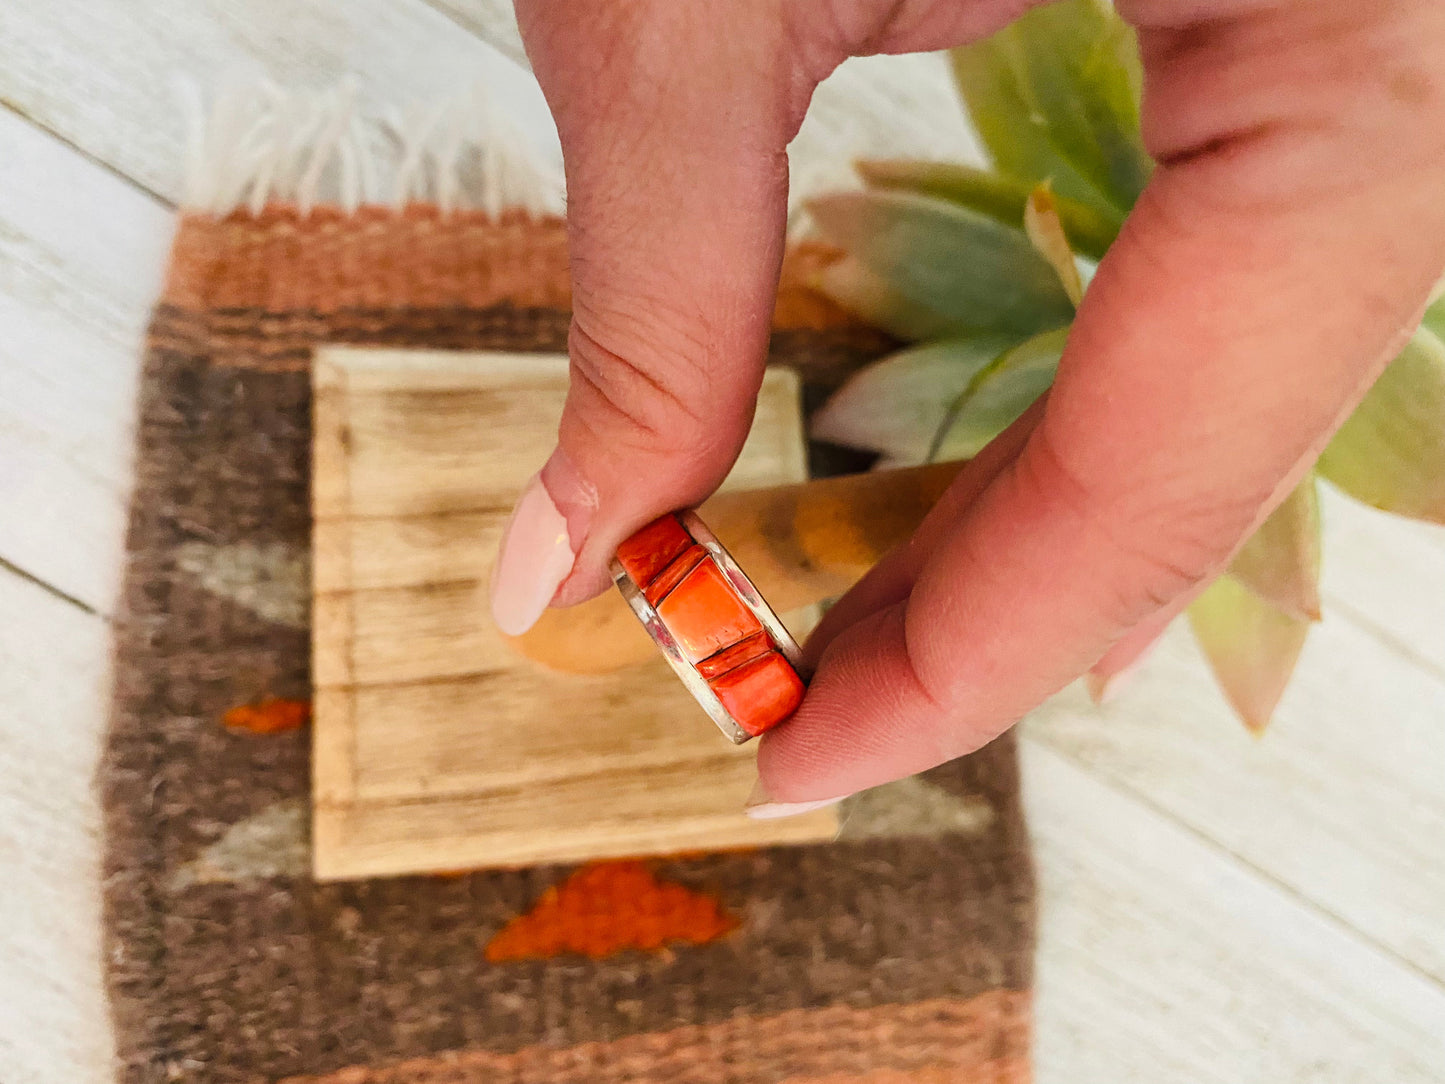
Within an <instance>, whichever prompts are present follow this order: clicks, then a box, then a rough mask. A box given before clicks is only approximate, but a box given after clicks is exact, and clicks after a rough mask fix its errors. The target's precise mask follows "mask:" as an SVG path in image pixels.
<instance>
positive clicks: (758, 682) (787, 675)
mask: <svg viewBox="0 0 1445 1084" xmlns="http://www.w3.org/2000/svg"><path fill="white" fill-rule="evenodd" d="M708 684H709V685H711V686H712V691H713V692H714V693H716V694H717V698H718V699H719V700H721V701H722V704H723V707H725V708H727V709H728V712H729V713H730V714H731V715H732V717H733V718H734V719H736V720H737V721H738V725H739V726H741V727H742V728H743V729H744V730H746V731H747V732H748V733H749V734H752V735H753V736H754V737H756V736H757V735H759V734H761V733H763V731H765V730H770V729H772V728H773V727H775V726H777V725H778V724H779V723H781V722H782V721H783V720H784V719H786V718H787V717H788V716H789V715H792V714H793V712H795V711H797V710H798V705H799V704H800V703H802V700H803V682H802V680H801V679H800V678H799V677H798V673H797V671H796V670H794V669H793V668H792V666H790V665H789V663H788V660H787V659H785V658H783V656H782V655H780V654H778V652H776V651H769V652H767V653H766V654H764V655H760V656H758V657H757V658H755V659H752V660H751V661H749V662H746V663H744V664H743V665H742V666H738V667H734V668H733V669H732V670H729V671H728V672H727V673H725V674H723V675H722V676H721V677H718V678H714V679H713V680H712V681H710V682H708Z"/></svg>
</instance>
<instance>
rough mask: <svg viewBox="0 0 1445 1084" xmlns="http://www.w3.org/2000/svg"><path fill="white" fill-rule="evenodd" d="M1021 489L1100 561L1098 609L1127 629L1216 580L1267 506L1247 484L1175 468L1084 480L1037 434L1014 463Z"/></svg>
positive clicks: (1049, 441) (1083, 474) (1043, 433)
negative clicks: (1032, 493) (1028, 489)
mask: <svg viewBox="0 0 1445 1084" xmlns="http://www.w3.org/2000/svg"><path fill="white" fill-rule="evenodd" d="M1020 469H1021V471H1022V472H1023V478H1024V482H1025V484H1027V485H1031V486H1033V487H1035V488H1036V489H1037V490H1039V491H1041V492H1046V493H1048V494H1049V499H1050V501H1052V502H1058V503H1059V504H1061V505H1062V507H1063V509H1064V510H1065V512H1066V514H1067V515H1069V516H1070V518H1071V519H1072V520H1073V521H1074V522H1075V523H1076V524H1077V525H1078V532H1079V534H1080V537H1081V538H1082V539H1084V540H1085V541H1086V544H1087V546H1088V548H1091V549H1092V548H1099V549H1101V550H1102V551H1103V552H1104V553H1105V554H1107V555H1108V559H1107V560H1106V563H1107V564H1108V565H1109V567H1110V568H1112V569H1113V572H1112V574H1110V575H1109V576H1107V577H1105V578H1103V579H1102V580H1101V582H1100V587H1101V589H1102V591H1103V599H1102V601H1101V605H1103V606H1105V607H1107V608H1108V609H1109V612H1108V614H1107V616H1108V617H1109V618H1110V619H1111V620H1112V621H1113V622H1115V623H1117V624H1118V625H1119V627H1121V628H1131V627H1133V626H1134V625H1136V624H1137V623H1138V622H1139V621H1141V620H1143V619H1144V618H1145V617H1147V616H1149V615H1151V614H1153V613H1156V612H1157V611H1158V610H1160V609H1161V608H1163V607H1164V606H1167V605H1168V604H1169V603H1171V602H1173V601H1175V600H1176V599H1178V598H1179V597H1180V596H1182V595H1184V594H1185V593H1186V592H1188V591H1190V590H1192V589H1194V588H1196V587H1198V586H1199V585H1200V584H1202V583H1204V582H1205V581H1206V580H1208V579H1210V578H1211V577H1213V576H1214V575H1216V574H1217V573H1218V572H1219V571H1220V569H1221V568H1222V567H1223V565H1224V563H1225V561H1226V560H1227V559H1228V557H1229V554H1230V552H1231V551H1232V550H1233V549H1234V546H1235V545H1236V543H1237V542H1238V541H1239V539H1240V538H1242V537H1243V535H1244V534H1245V532H1246V531H1247V530H1248V529H1249V527H1250V525H1251V523H1252V522H1253V521H1254V519H1255V518H1256V516H1257V515H1258V511H1259V509H1260V508H1261V507H1262V506H1263V504H1264V502H1265V500H1266V499H1267V496H1268V495H1267V494H1262V493H1257V492H1255V491H1254V490H1253V489H1251V488H1250V487H1248V486H1247V485H1243V484H1240V485H1231V484H1229V483H1228V482H1225V483H1223V484H1220V483H1215V484H1205V483H1204V482H1203V481H1202V480H1201V479H1199V478H1184V477H1181V476H1180V475H1179V472H1178V470H1177V468H1174V467H1164V468H1162V469H1161V470H1160V472H1159V474H1155V473H1153V472H1152V471H1151V470H1149V469H1141V470H1140V471H1139V472H1138V475H1139V476H1138V478H1131V479H1121V478H1115V479H1110V480H1108V482H1107V484H1104V483H1103V482H1102V481H1101V480H1099V479H1095V478H1091V477H1090V476H1089V474H1088V473H1087V472H1085V471H1083V470H1081V469H1080V468H1079V467H1078V466H1076V465H1075V464H1074V462H1073V461H1072V460H1071V459H1070V457H1068V456H1067V455H1066V454H1064V453H1063V452H1062V451H1061V450H1060V449H1059V448H1058V446H1057V444H1056V442H1054V441H1053V440H1052V439H1051V438H1050V437H1049V435H1048V433H1047V431H1046V430H1041V431H1040V433H1039V439H1038V440H1036V441H1035V442H1034V443H1033V444H1032V445H1031V446H1030V449H1029V454H1028V455H1027V456H1025V457H1023V458H1022V459H1021V460H1020Z"/></svg>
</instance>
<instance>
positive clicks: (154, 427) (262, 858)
mask: <svg viewBox="0 0 1445 1084" xmlns="http://www.w3.org/2000/svg"><path fill="white" fill-rule="evenodd" d="M829 258H830V257H829V255H828V254H827V253H826V252H824V251H822V250H818V249H814V248H810V247H808V246H806V245H805V246H794V248H793V249H792V250H791V251H790V253H789V256H788V261H787V264H786V266H785V271H784V281H783V285H782V287H781V288H780V294H779V304H778V308H777V312H776V316H775V333H774V336H773V345H772V351H773V358H772V360H773V362H774V363H778V364H789V365H794V366H797V367H798V368H799V369H800V370H801V371H802V373H803V374H804V379H805V382H806V386H807V387H808V390H809V396H810V399H811V400H812V401H814V402H816V401H817V399H818V397H819V396H820V395H822V394H824V393H826V390H827V389H828V388H829V387H830V386H832V385H835V384H836V382H837V381H838V380H839V379H840V378H841V376H842V375H844V374H846V373H847V372H848V371H850V370H851V369H853V368H856V367H857V366H858V365H859V364H862V363H864V362H866V361H868V360H871V359H873V358H874V357H877V356H878V355H879V354H880V353H881V352H883V351H884V350H886V349H887V348H888V346H889V343H888V342H887V341H886V340H885V339H884V338H883V337H881V336H880V335H878V334H877V333H876V332H873V331H871V330H869V329H866V328H863V327H860V326H858V325H856V324H855V323H853V322H851V321H850V320H849V319H848V318H847V317H846V316H845V315H844V314H842V313H841V312H839V311H838V310H836V309H834V308H833V307H832V306H830V305H829V304H828V303H827V302H826V301H825V300H824V299H822V298H821V297H820V296H819V295H817V294H815V293H813V292H812V291H811V290H810V288H809V286H808V283H809V281H810V277H811V275H812V273H813V271H814V270H815V269H816V267H817V266H818V265H819V262H820V261H822V262H826V261H827V259H829ZM568 304H569V298H568V286H567V252H566V240H565V230H564V228H563V226H562V223H560V222H559V221H555V220H545V221H536V220H532V219H529V218H526V217H524V216H521V215H516V216H504V217H503V218H502V219H500V220H492V219H489V218H487V217H486V216H485V215H482V214H479V213H474V214H467V213H461V214H451V215H442V214H440V213H438V212H436V211H435V210H432V209H429V208H427V207H424V206H416V207H412V208H410V209H408V210H407V211H405V212H401V213H397V212H393V211H379V210H378V211H369V210H363V211H361V212H358V213H356V214H351V215H346V214H342V213H340V212H339V211H335V210H327V209H325V208H323V209H320V210H315V211H313V212H312V213H310V214H309V215H307V216H304V217H303V216H301V215H299V214H297V213H295V212H294V211H293V210H291V209H288V208H286V207H281V206H278V207H272V208H269V209H268V210H266V211H265V212H263V213H262V214H260V215H258V216H250V215H235V216H232V217H229V218H223V219H214V218H209V217H203V216H185V217H183V218H182V221H181V222H180V225H179V230H178V234H177V238H176V242H175V246H174V250H173V253H172V266H171V268H170V273H169V277H168V283H167V286H166V289H165V293H164V296H163V298H162V299H161V301H160V303H159V305H158V307H157V309H156V311H155V314H154V318H153V321H152V324H151V328H150V333H149V339H148V345H147V356H146V360H145V366H144V376H143V383H142V387H141V393H140V410H139V423H138V425H139V428H138V436H137V485H136V490H135V495H134V499H133V506H132V510H131V517H130V526H129V533H128V538H127V553H126V571H125V577H124V588H123V597H122V600H121V606H120V612H119V616H118V618H117V621H116V625H115V630H116V631H115V637H116V642H115V692H114V708H113V717H112V724H111V730H110V733H109V737H108V741H107V748H106V753H105V759H104V763H103V767H102V771H101V780H100V782H101V788H102V793H103V802H104V807H105V817H106V830H107V845H106V847H107V851H106V923H107V931H106V933H107V942H108V951H107V960H108V966H109V968H110V973H109V977H108V978H109V989H110V995H111V1001H112V1010H113V1015H114V1020H115V1028H116V1035H117V1042H118V1047H119V1056H120V1062H121V1067H120V1078H121V1079H122V1080H123V1081H125V1082H127V1084H141V1082H145V1084H151V1082H160V1081H174V1080H186V1081H198V1082H199V1081H207V1082H209V1081H216V1082H242V1081H244V1082H274V1081H283V1080H290V1081H302V1080H304V1081H315V1082H322V1081H325V1082H328V1084H463V1082H465V1084H483V1082H485V1084H572V1082H576V1084H584V1082H600V1084H607V1082H614V1081H615V1082H618V1084H621V1082H649V1081H659V1082H662V1081H666V1082H668V1084H693V1082H696V1084H703V1082H709V1084H711V1082H719V1084H773V1082H782V1081H786V1082H788V1084H809V1082H812V1084H822V1082H824V1081H826V1082H829V1084H864V1082H867V1084H904V1082H915V1081H916V1082H928V1084H938V1082H960V1084H972V1082H977V1084H1020V1082H1024V1081H1027V1080H1028V1078H1029V1066H1028V1043H1029V1005H1030V982H1031V961H1032V948H1033V932H1034V917H1033V916H1034V890H1033V881H1032V874H1031V868H1030V864H1029V856H1028V844H1027V838H1026V834H1025V831H1024V827H1023V822H1022V817H1021V813H1020V807H1019V800H1018V779H1017V773H1016V764H1015V752H1014V748H1013V746H1012V744H1011V740H1010V739H1007V738H1005V739H1002V740H1000V741H997V742H995V743H993V744H992V745H990V746H988V747H987V748H985V749H984V750H982V751H980V752H979V753H977V754H974V755H973V756H970V757H967V758H964V759H962V760H959V761H955V762H954V763H952V764H949V765H946V766H944V767H942V768H939V769H936V770H934V771H933V772H930V773H927V774H926V775H925V776H923V777H920V778H919V779H916V780H913V781H909V782H907V783H905V784H900V785H897V786H896V787H895V790H893V791H880V792H878V794H877V795H875V796H872V797H864V798H862V799H859V801H868V802H872V803H873V804H874V806H875V808H874V809H873V810H872V814H871V819H870V821H869V823H870V824H872V825H875V826H876V828H875V829H874V830H872V831H871V832H870V834H869V835H868V837H867V838H862V839H848V840H845V841H840V842H836V843H832V844H827V845H814V846H805V847H790V848H778V849H772V850H759V851H751V852H732V853H719V854H710V855H689V856H681V857H677V858H671V859H662V860H648V861H634V862H627V861H623V862H604V863H593V864H587V865H582V866H580V867H545V868H534V869H527V870H517V871H502V872H472V873H463V872H459V873H456V874H452V875H447V876H427V877H415V878H398V879H389V880H377V881H368V882H357V883H347V884H329V885H322V884H317V883H314V882H313V881H312V880H311V878H310V877H309V876H308V874H307V869H308V862H309V858H308V850H307V848H308V844H307V839H306V825H307V820H308V810H307V793H308V756H309V750H308V747H309V734H308V730H307V727H306V720H307V701H308V698H309V678H308V650H309V648H308V629H307V622H308V602H307V599H308V593H309V587H308V578H307V567H308V566H307V554H308V550H309V538H308V532H309V517H308V494H307V486H308V474H309V468H308V455H309V443H310V432H309V429H310V421H309V418H310V414H309V411H310V402H309V398H310V392H309V374H308V365H309V361H310V356H311V351H312V349H313V347H315V346H316V345H318V344H321V343H353V344H375V345H387V346H415V347H425V348H432V349H436V348H443V349H448V348H455V349H490V350H508V351H549V352H556V351H561V350H564V349H565V346H566V334H567V325H568ZM815 451H816V455H815V463H814V469H815V470H819V471H822V470H830V469H837V467H838V463H837V462H830V461H828V458H827V455H826V450H824V449H817V450H815ZM720 740H721V739H720ZM897 787H902V788H903V789H902V790H898V789H897ZM889 794H905V796H906V797H907V802H905V803H902V804H901V805H900V806H899V808H900V809H901V810H905V811H912V812H908V813H907V815H906V816H894V817H892V818H890V816H889V815H888V808H887V805H888V802H889V801H891V800H892V799H891V798H890V797H889ZM919 810H927V811H931V812H929V813H928V815H926V816H922V815H919V814H918V811H919Z"/></svg>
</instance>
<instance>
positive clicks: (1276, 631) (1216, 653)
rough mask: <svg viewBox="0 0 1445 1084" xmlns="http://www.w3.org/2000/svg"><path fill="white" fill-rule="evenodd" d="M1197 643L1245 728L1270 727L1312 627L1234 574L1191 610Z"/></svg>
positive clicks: (1222, 579)
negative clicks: (1267, 599)
mask: <svg viewBox="0 0 1445 1084" xmlns="http://www.w3.org/2000/svg"><path fill="white" fill-rule="evenodd" d="M1189 624H1190V626H1191V627H1192V628H1193V630H1194V638H1195V639H1196V640H1198V641H1199V646H1200V648H1201V649H1202V650H1203V652H1204V657H1205V658H1206V659H1208V660H1209V666H1210V669H1212V670H1213V671H1214V677H1215V679H1216V680H1217V681H1218V682H1219V686H1220V688H1221V689H1222V690H1223V691H1224V696H1225V699H1227V700H1228V701H1229V704H1230V706H1231V707H1232V708H1233V709H1234V711H1235V714H1237V715H1238V716H1239V717H1240V719H1242V720H1243V721H1244V725H1245V726H1247V727H1249V729H1251V730H1253V731H1255V732H1256V733H1258V732H1260V731H1262V730H1264V728H1265V727H1266V726H1268V725H1269V720H1270V716H1272V715H1273V714H1274V709H1275V707H1276V705H1278V704H1279V699H1280V697H1281V696H1282V695H1284V690H1285V686H1287V685H1288V684H1289V679H1290V676H1291V675H1292V674H1293V673H1294V668H1295V664H1296V663H1297V662H1298V661H1299V655H1300V651H1301V650H1302V649H1303V648H1304V643H1305V637H1306V636H1308V635H1309V629H1310V623H1309V621H1307V620H1303V619H1301V618H1298V617H1291V616H1290V615H1289V614H1287V613H1285V612H1284V611H1283V610H1280V609H1277V608H1276V607H1274V606H1272V605H1270V603H1268V602H1266V601H1265V600H1264V599H1262V598H1260V597H1259V596H1258V595H1256V594H1255V593H1254V592H1253V591H1251V590H1250V589H1249V588H1248V587H1245V586H1244V584H1242V583H1241V582H1240V581H1239V580H1237V579H1235V578H1234V577H1233V576H1231V575H1229V574H1227V573H1226V574H1225V575H1223V576H1221V577H1220V578H1219V579H1217V580H1215V581H1214V583H1212V584H1210V586H1209V587H1208V588H1207V589H1206V590H1205V592H1204V593H1203V594H1202V595H1200V596H1199V597H1198V598H1197V599H1195V600H1194V603H1193V605H1191V606H1190V607H1189Z"/></svg>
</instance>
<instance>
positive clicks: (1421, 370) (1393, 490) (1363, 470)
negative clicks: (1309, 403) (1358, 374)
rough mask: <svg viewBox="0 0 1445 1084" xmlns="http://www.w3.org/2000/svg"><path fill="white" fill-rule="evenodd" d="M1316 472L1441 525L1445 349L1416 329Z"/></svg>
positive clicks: (1444, 513)
mask: <svg viewBox="0 0 1445 1084" xmlns="http://www.w3.org/2000/svg"><path fill="white" fill-rule="evenodd" d="M1317 469H1318V470H1319V472H1320V474H1322V475H1323V476H1324V477H1325V478H1327V479H1329V480H1330V481H1331V482H1333V483H1334V484H1335V485H1337V486H1339V487H1340V488H1341V489H1343V490H1344V491H1345V492H1346V493H1348V494H1350V496H1352V497H1355V498H1356V499H1357V500H1361V501H1363V502H1364V503H1366V504H1369V505H1373V506H1374V507H1376V508H1382V509H1384V510H1385V511H1387V512H1396V513H1398V514H1400V515H1402V516H1410V517H1412V518H1414V519H1424V520H1431V521H1433V522H1435V523H1445V344H1442V342H1441V339H1440V338H1439V337H1438V336H1437V335H1436V334H1435V333H1434V332H1432V331H1431V330H1430V329H1429V328H1421V329H1420V330H1419V331H1417V332H1416V333H1415V336H1414V338H1412V339H1411V340H1410V342H1409V344H1408V345H1407V346H1406V347H1405V349H1404V350H1402V351H1401V352H1400V353H1399V355H1398V356H1397V357H1396V358H1395V360H1394V361H1392V362H1390V364H1389V366H1388V367H1387V368H1386V369H1385V371H1384V373H1383V374H1382V375H1381V376H1380V379H1379V380H1377V381H1376V382H1375V385H1374V387H1372V388H1371V389H1370V391H1369V393H1368V394H1367V395H1366V396H1365V399H1364V401H1363V402H1362V403H1360V405H1359V406H1358V407H1356V408H1355V412H1354V413H1353V414H1351V415H1350V417H1349V419H1348V420H1347V421H1346V422H1345V424H1344V425H1343V426H1342V427H1341V428H1340V431H1339V432H1338V433H1336V434H1335V436H1334V439H1333V440H1331V441H1330V443H1329V445H1328V446H1327V447H1326V448H1325V450H1324V454H1323V455H1321V456H1320V459H1319V463H1318V466H1317Z"/></svg>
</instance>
